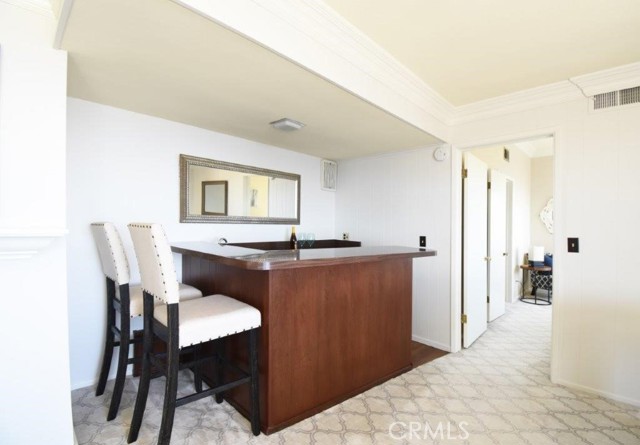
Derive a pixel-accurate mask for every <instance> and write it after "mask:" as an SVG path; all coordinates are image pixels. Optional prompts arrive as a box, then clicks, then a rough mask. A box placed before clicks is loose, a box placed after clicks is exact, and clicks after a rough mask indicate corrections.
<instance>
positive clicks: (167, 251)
mask: <svg viewBox="0 0 640 445" xmlns="http://www.w3.org/2000/svg"><path fill="white" fill-rule="evenodd" d="M128 227H129V232H130V233H131V239H132V240H133V248H134V250H135V251H136V258H137V259H138V267H139V268H140V278H141V281H142V289H144V290H145V291H146V292H147V293H149V294H151V295H153V296H154V297H155V298H157V299H159V300H160V301H162V302H163V303H166V304H172V303H178V302H179V301H180V294H179V291H178V289H179V287H178V277H177V275H176V269H175V267H174V265H173V254H172V253H171V247H170V246H169V241H168V240H167V235H166V234H165V233H164V229H163V228H162V226H161V225H160V224H153V223H131V224H129V226H128Z"/></svg>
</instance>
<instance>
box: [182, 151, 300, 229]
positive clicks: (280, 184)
mask: <svg viewBox="0 0 640 445" xmlns="http://www.w3.org/2000/svg"><path fill="white" fill-rule="evenodd" d="M180 222H197V223H250V224H299V223H300V175H296V174H293V173H286V172H281V171H277V170H268V169H263V168H258V167H252V166H248V165H241V164H232V163H229V162H222V161H216V160H213V159H206V158H199V157H195V156H189V155H184V154H182V155H180Z"/></svg>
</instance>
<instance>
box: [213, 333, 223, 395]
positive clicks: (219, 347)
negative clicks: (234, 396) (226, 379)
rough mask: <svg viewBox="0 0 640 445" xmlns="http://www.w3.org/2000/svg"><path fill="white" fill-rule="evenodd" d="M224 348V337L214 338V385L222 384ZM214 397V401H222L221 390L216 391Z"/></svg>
mask: <svg viewBox="0 0 640 445" xmlns="http://www.w3.org/2000/svg"><path fill="white" fill-rule="evenodd" d="M224 350H225V339H224V337H223V338H219V339H217V340H216V342H215V354H216V359H215V366H216V369H215V372H214V374H213V376H214V381H213V383H214V385H215V386H220V385H222V377H223V373H222V371H223V369H222V357H223V356H224V352H225V351H224ZM215 399H216V403H222V401H223V400H224V396H223V395H222V393H221V392H219V393H217V394H216V396H215Z"/></svg>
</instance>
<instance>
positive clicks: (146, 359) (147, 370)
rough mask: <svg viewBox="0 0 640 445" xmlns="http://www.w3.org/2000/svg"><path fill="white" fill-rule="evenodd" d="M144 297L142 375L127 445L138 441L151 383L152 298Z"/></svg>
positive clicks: (145, 295) (149, 296)
mask: <svg viewBox="0 0 640 445" xmlns="http://www.w3.org/2000/svg"><path fill="white" fill-rule="evenodd" d="M143 295H144V312H143V313H144V337H143V339H142V351H143V352H142V373H141V374H140V382H139V383H138V395H137V396H136V405H135V408H134V409H133V418H132V419H131V427H130V428H129V436H128V437H127V443H132V442H135V441H136V440H138V433H139V432H140V425H142V416H143V415H144V409H145V407H146V405H147V396H148V395H149V382H150V381H151V354H152V351H153V337H154V335H153V297H152V296H151V295H149V294H147V293H146V292H144V293H143Z"/></svg>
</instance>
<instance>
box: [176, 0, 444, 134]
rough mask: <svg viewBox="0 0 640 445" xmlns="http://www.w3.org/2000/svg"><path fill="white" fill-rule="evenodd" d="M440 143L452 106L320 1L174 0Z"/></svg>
mask: <svg viewBox="0 0 640 445" xmlns="http://www.w3.org/2000/svg"><path fill="white" fill-rule="evenodd" d="M173 1H174V2H175V3H178V4H180V5H182V6H184V7H186V8H188V9H190V10H192V11H194V12H195V13H197V14H200V15H202V16H203V17H205V18H208V19H209V20H212V21H214V22H216V23H218V24H220V25H222V26H224V27H226V28H228V29H231V30H233V31H235V32H237V33H239V34H241V35H243V36H245V37H247V38H248V39H250V40H252V41H254V42H256V43H258V44H260V45H262V46H264V47H266V48H269V49H271V50H272V51H274V52H275V53H278V54H280V55H281V56H283V57H285V58H286V59H288V60H291V61H292V62H294V63H296V64H298V65H300V66H302V67H304V68H305V69H307V70H309V71H311V72H313V73H315V74H317V75H319V76H321V77H323V78H324V79H326V80H328V81H329V82H331V83H334V84H336V85H338V86H340V87H341V88H343V89H344V90H346V91H349V92H351V93H352V94H354V95H356V96H358V97H360V98H362V99H363V100H365V101H367V102H369V103H371V104H373V105H375V106H377V107H379V108H381V109H383V110H385V111H387V112H388V113H390V114H392V115H394V116H396V117H398V118H399V119H402V120H404V121H406V122H408V123H409V124H411V125H414V126H416V127H417V128H420V129H422V130H424V131H426V132H428V133H430V134H432V135H433V136H435V137H437V138H440V139H447V138H448V137H449V134H448V133H449V128H448V125H449V122H450V120H451V118H452V117H453V113H454V111H455V108H454V107H453V106H452V105H451V104H450V103H449V102H448V101H446V100H445V99H444V98H443V97H442V96H440V95H439V94H438V93H437V92H436V91H435V90H433V89H432V88H431V87H429V86H428V85H427V84H426V83H425V82H423V81H422V80H421V79H420V78H418V77H417V76H416V75H415V74H414V73H413V72H411V71H410V70H409V69H407V68H406V67H405V66H404V65H402V64H401V63H400V62H398V61H397V60H396V59H395V58H393V57H392V56H391V55H390V54H389V53H387V52H386V51H384V50H383V49H382V48H381V47H379V46H378V45H376V44H375V43H374V42H373V41H372V40H371V39H370V38H369V37H367V36H366V35H364V34H363V33H362V32H361V31H360V30H358V29H357V28H356V27H355V26H353V25H352V24H351V23H349V22H348V21H346V20H345V19H344V18H343V17H342V16H340V15H339V14H338V13H336V12H335V11H334V10H333V9H331V8H330V7H329V6H328V5H326V4H325V3H323V2H317V1H314V0H299V1H293V0H273V1H269V2H263V1H258V0H236V1H233V2H211V1H209V0H173Z"/></svg>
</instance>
